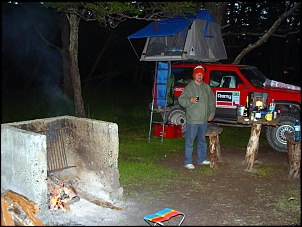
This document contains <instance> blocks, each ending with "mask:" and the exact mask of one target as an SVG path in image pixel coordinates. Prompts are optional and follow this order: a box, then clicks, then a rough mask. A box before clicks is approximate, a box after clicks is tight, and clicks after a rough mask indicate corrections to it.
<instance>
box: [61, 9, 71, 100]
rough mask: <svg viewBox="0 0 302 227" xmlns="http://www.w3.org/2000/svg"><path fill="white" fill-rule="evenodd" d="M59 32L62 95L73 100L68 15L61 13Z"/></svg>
mask: <svg viewBox="0 0 302 227" xmlns="http://www.w3.org/2000/svg"><path fill="white" fill-rule="evenodd" d="M61 30H62V58H63V77H64V85H63V86H64V93H65V95H67V96H68V97H70V98H73V88H72V80H71V69H70V64H71V63H70V61H71V60H70V54H69V45H70V44H69V37H70V26H69V21H68V14H67V13H61Z"/></svg>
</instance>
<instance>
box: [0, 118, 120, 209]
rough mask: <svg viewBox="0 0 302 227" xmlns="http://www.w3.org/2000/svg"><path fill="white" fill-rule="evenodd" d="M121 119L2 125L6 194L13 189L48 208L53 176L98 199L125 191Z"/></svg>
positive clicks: (112, 199) (48, 120) (112, 197)
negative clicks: (120, 150)
mask: <svg viewBox="0 0 302 227" xmlns="http://www.w3.org/2000/svg"><path fill="white" fill-rule="evenodd" d="M118 148H119V139H118V126H117V124H115V123H110V122H104V121H99V120H91V119H86V118H77V117H71V116H61V117H55V118H46V119H36V120H30V121H22V122H14V123H7V124H1V193H4V191H5V190H12V191H14V192H17V193H19V194H21V195H24V196H26V197H27V198H29V199H30V200H32V201H34V202H35V203H37V204H38V205H39V208H40V212H42V213H43V212H46V211H47V210H48V199H49V197H48V194H49V192H48V186H47V178H48V175H49V174H51V175H54V176H56V177H58V178H59V179H62V180H64V181H65V182H68V183H69V184H71V185H72V186H73V187H74V188H75V189H76V190H78V191H81V192H82V193H85V194H87V195H89V196H90V197H93V198H95V199H102V200H106V201H108V202H115V201H116V200H117V199H118V198H120V197H121V196H122V195H123V189H122V188H121V187H120V183H119V171H118Z"/></svg>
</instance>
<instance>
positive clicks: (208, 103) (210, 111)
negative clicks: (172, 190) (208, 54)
mask: <svg viewBox="0 0 302 227" xmlns="http://www.w3.org/2000/svg"><path fill="white" fill-rule="evenodd" d="M192 76H193V78H194V80H192V81H190V82H189V84H188V85H187V86H186V87H185V89H184V90H183V91H182V94H181V95H180V96H179V98H178V101H179V104H180V105H181V106H182V107H183V108H185V109H186V120H187V126H186V135H185V161H184V165H185V168H187V169H195V166H194V165H193V158H192V154H193V147H194V141H195V138H196V137H197V164H207V165H208V164H210V162H209V161H207V160H206V157H207V143H206V138H205V134H206V131H207V128H208V121H212V119H213V118H214V116H215V110H216V107H215V96H214V93H213V91H212V89H211V87H210V86H209V85H208V84H206V83H205V82H204V81H203V78H204V76H205V70H204V68H203V67H202V66H200V65H198V66H196V67H195V68H194V70H193V75H192Z"/></svg>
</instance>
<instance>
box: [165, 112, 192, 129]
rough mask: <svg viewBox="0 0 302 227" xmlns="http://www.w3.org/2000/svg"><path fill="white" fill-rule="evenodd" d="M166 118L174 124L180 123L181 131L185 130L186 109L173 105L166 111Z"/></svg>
mask: <svg viewBox="0 0 302 227" xmlns="http://www.w3.org/2000/svg"><path fill="white" fill-rule="evenodd" d="M167 120H168V122H171V123H173V124H175V125H179V124H180V125H181V127H182V133H184V132H185V131H186V125H187V123H186V122H187V121H186V111H185V110H184V109H182V108H181V107H173V108H172V109H171V110H170V111H169V113H168V116H167Z"/></svg>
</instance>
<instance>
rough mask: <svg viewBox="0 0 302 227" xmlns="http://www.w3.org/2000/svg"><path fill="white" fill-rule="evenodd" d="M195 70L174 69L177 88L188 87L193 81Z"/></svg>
mask: <svg viewBox="0 0 302 227" xmlns="http://www.w3.org/2000/svg"><path fill="white" fill-rule="evenodd" d="M192 72H193V68H177V69H172V72H171V73H172V74H173V75H174V78H175V83H174V85H175V86H184V85H187V84H188V83H189V82H190V81H191V80H193V77H192Z"/></svg>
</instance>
